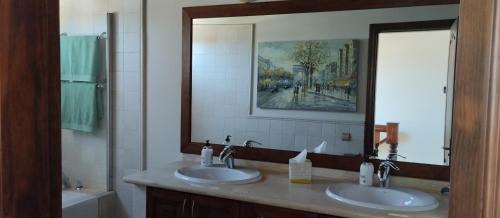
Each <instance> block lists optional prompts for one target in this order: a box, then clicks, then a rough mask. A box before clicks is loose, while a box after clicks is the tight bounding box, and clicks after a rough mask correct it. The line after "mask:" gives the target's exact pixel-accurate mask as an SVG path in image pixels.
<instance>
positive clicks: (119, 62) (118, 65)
mask: <svg viewBox="0 0 500 218" xmlns="http://www.w3.org/2000/svg"><path fill="white" fill-rule="evenodd" d="M112 59H113V60H114V62H113V64H112V68H111V70H112V71H114V72H121V71H123V69H124V68H123V66H124V59H123V53H121V52H115V53H113V58H112Z"/></svg>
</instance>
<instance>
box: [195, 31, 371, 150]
mask: <svg viewBox="0 0 500 218" xmlns="http://www.w3.org/2000/svg"><path fill="white" fill-rule="evenodd" d="M252 35H253V34H252V26H251V25H249V24H245V25H195V26H194V28H193V99H192V102H193V105H192V108H193V109H192V113H193V114H192V116H193V118H192V120H193V125H192V140H193V141H195V142H204V141H205V140H211V141H212V142H214V143H221V142H222V141H223V140H224V139H225V136H226V135H232V136H233V138H232V142H233V144H238V143H243V141H245V140H248V139H252V140H256V141H259V142H261V143H263V144H264V146H265V147H267V148H276V149H286V150H296V151H300V150H303V149H304V148H308V149H312V148H314V146H316V145H318V144H320V143H321V142H322V141H323V140H326V141H327V142H328V147H327V150H326V152H327V153H330V154H359V153H362V152H363V138H364V136H363V131H364V126H363V124H359V123H346V122H331V121H317V120H297V119H275V118H258V117H249V115H248V112H249V105H250V84H251V69H252V59H251V56H252ZM343 133H350V134H351V135H352V140H351V141H342V134H343Z"/></svg>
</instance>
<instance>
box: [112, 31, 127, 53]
mask: <svg viewBox="0 0 500 218" xmlns="http://www.w3.org/2000/svg"><path fill="white" fill-rule="evenodd" d="M113 37H114V39H115V42H114V49H115V50H114V52H125V35H123V33H118V34H115V35H114V36H113Z"/></svg>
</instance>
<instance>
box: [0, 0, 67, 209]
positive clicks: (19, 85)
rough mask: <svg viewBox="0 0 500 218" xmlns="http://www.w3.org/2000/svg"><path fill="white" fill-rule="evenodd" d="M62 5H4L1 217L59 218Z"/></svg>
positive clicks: (50, 0)
mask: <svg viewBox="0 0 500 218" xmlns="http://www.w3.org/2000/svg"><path fill="white" fill-rule="evenodd" d="M58 4H59V3H58V0H1V1H0V29H1V31H0V217H2V218H14V217H16V218H18V217H26V218H31V217H40V218H59V217H61V141H60V137H61V134H60V132H61V130H60V100H59V99H60V97H59V95H60V94H59V93H60V82H59V8H58V7H59V5H58Z"/></svg>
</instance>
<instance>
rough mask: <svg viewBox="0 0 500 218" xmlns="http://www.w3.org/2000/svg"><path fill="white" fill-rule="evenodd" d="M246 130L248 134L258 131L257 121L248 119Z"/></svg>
mask: <svg viewBox="0 0 500 218" xmlns="http://www.w3.org/2000/svg"><path fill="white" fill-rule="evenodd" d="M246 130H247V131H250V132H255V131H258V130H259V120H257V119H249V120H248V121H247V122H246Z"/></svg>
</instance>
